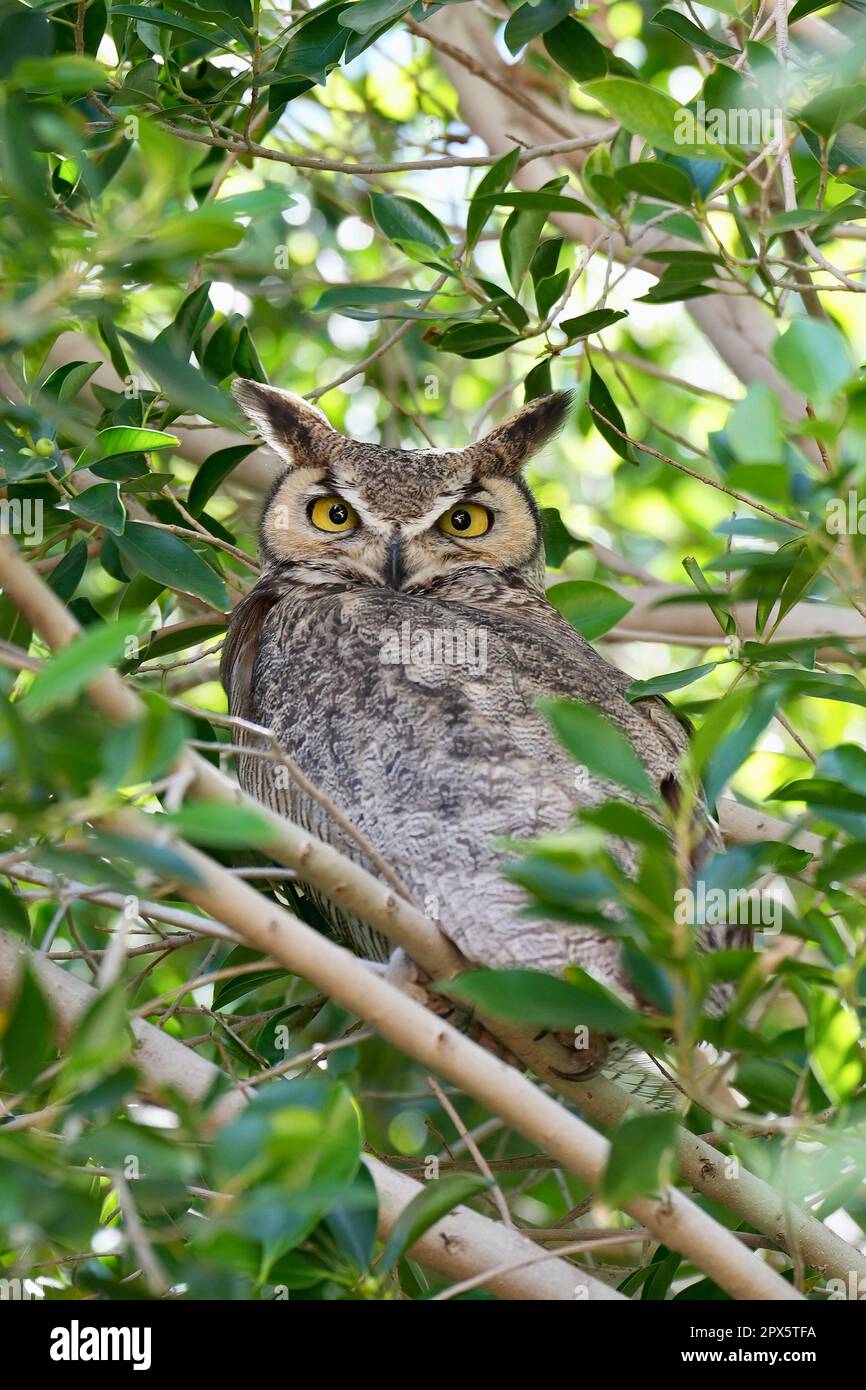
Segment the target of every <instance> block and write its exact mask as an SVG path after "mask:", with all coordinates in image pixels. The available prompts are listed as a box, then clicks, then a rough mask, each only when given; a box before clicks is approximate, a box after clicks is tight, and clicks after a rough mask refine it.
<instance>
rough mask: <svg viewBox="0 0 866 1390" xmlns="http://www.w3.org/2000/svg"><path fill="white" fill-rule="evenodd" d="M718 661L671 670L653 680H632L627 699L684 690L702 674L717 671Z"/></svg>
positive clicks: (638, 698)
mask: <svg viewBox="0 0 866 1390" xmlns="http://www.w3.org/2000/svg"><path fill="white" fill-rule="evenodd" d="M718 664H719V663H718V662H717V661H708V662H706V663H705V664H704V665H703V666H689V667H688V668H687V669H686V670H685V671H670V672H669V673H668V674H667V675H666V676H653V677H652V679H651V680H646V681H632V683H631V685H630V686H629V688H628V690H627V691H626V692H625V695H626V699H627V700H645V699H646V698H647V696H648V695H667V694H669V693H670V691H671V690H682V689H683V688H684V687H685V686H687V685H693V684H694V683H695V681H699V680H700V679H701V677H702V676H708V675H709V673H710V671H715V669H716V667H717V666H718Z"/></svg>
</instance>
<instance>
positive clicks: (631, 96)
mask: <svg viewBox="0 0 866 1390" xmlns="http://www.w3.org/2000/svg"><path fill="white" fill-rule="evenodd" d="M583 90H584V91H585V92H586V94H587V96H590V97H592V98H593V100H594V101H597V102H599V103H600V104H601V105H602V106H604V107H606V108H607V110H608V111H609V112H610V114H611V115H612V116H613V117H614V118H615V119H616V120H618V121H619V122H620V123H621V124H622V125H623V126H625V128H626V130H630V131H631V133H632V135H642V136H643V138H644V140H646V142H647V144H648V145H650V146H651V147H652V148H653V149H659V150H665V151H666V152H667V153H668V154H681V155H690V156H691V158H692V159H718V157H719V154H720V146H719V145H718V144H709V142H708V141H707V140H706V139H705V138H704V139H699V138H698V137H700V136H702V135H703V132H702V131H700V130H699V129H698V128H697V121H696V118H695V117H694V115H693V113H692V112H691V111H690V110H689V109H688V108H687V107H683V106H678V105H677V103H676V102H675V101H674V99H673V97H669V96H668V95H667V93H666V92H662V91H660V90H659V88H658V87H651V86H649V85H648V83H646V82H637V81H635V80H634V79H633V78H631V77H605V78H603V79H602V80H601V81H593V82H586V83H584V88H583ZM693 137H694V138H693Z"/></svg>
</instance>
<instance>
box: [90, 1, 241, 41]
mask: <svg viewBox="0 0 866 1390" xmlns="http://www.w3.org/2000/svg"><path fill="white" fill-rule="evenodd" d="M108 13H109V15H119V16H122V17H123V18H125V19H140V20H144V21H145V22H146V23H147V24H154V25H156V27H157V28H158V29H172V30H175V31H177V32H178V33H181V34H192V35H193V37H194V38H197V39H204V40H205V41H206V42H207V43H208V44H209V45H210V47H211V48H222V49H225V48H226V47H227V45H226V44H225V43H221V42H220V36H221V35H222V37H223V38H225V37H226V35H225V34H223V33H222V30H220V29H206V28H205V27H204V25H203V24H196V23H194V22H193V20H191V19H186V18H185V17H184V16H183V15H178V14H169V12H168V10H161V9H159V7H158V6H156V5H112V6H111V8H110V10H109V11H108Z"/></svg>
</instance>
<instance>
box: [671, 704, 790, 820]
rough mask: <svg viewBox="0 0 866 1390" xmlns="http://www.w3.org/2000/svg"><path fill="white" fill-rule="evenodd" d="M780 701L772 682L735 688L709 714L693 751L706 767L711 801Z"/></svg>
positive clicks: (746, 755)
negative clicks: (757, 686) (753, 687)
mask: <svg viewBox="0 0 866 1390" xmlns="http://www.w3.org/2000/svg"><path fill="white" fill-rule="evenodd" d="M778 703H779V691H778V689H777V688H776V687H775V686H773V685H765V686H762V687H760V688H759V689H758V690H735V691H733V692H732V693H731V694H730V695H728V696H727V697H726V698H725V699H724V700H721V701H719V703H718V704H716V706H715V707H714V708H713V709H712V710H711V711H710V713H709V714H708V715H707V718H706V719H705V720H704V722H703V724H702V725H701V727H700V729H699V730H698V731H697V733H696V734H695V736H694V738H693V740H692V752H693V756H694V757H695V759H696V762H697V766H698V767H702V768H703V774H704V787H705V790H706V796H707V800H708V801H709V803H710V805H713V804H714V802H715V801H716V798H717V797H718V796H720V795H721V793H722V791H723V790H724V788H725V786H726V785H727V783H728V782H729V781H730V779H731V778H732V777H733V775H734V773H735V772H736V771H737V769H738V768H739V767H740V766H741V765H742V763H743V762H744V761H745V760H746V758H747V757H748V756H749V754H750V753H751V752H752V750H753V748H754V746H755V743H756V742H757V740H758V739H759V738H760V736H761V734H762V733H763V732H764V730H765V729H766V727H767V725H768V724H769V722H770V720H771V719H772V718H773V715H774V714H775V712H776V707H777V705H778Z"/></svg>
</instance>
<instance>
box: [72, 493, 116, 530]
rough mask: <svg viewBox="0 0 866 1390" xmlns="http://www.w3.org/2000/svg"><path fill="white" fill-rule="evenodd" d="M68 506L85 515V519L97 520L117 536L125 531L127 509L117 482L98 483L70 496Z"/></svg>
mask: <svg viewBox="0 0 866 1390" xmlns="http://www.w3.org/2000/svg"><path fill="white" fill-rule="evenodd" d="M67 506H68V508H69V510H70V511H71V512H72V513H73V515H75V516H80V517H83V518H84V520H85V521H95V522H96V523H97V524H98V525H99V526H104V527H105V529H106V530H107V531H111V532H112V534H113V535H115V536H119V535H121V534H122V533H123V528H124V526H125V525H126V511H125V509H124V506H123V503H122V502H121V500H120V492H119V490H118V485H117V483H96V484H95V485H94V486H93V487H89V488H86V489H85V490H84V492H80V493H79V494H78V496H77V497H70V499H69V501H68V503H67Z"/></svg>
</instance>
